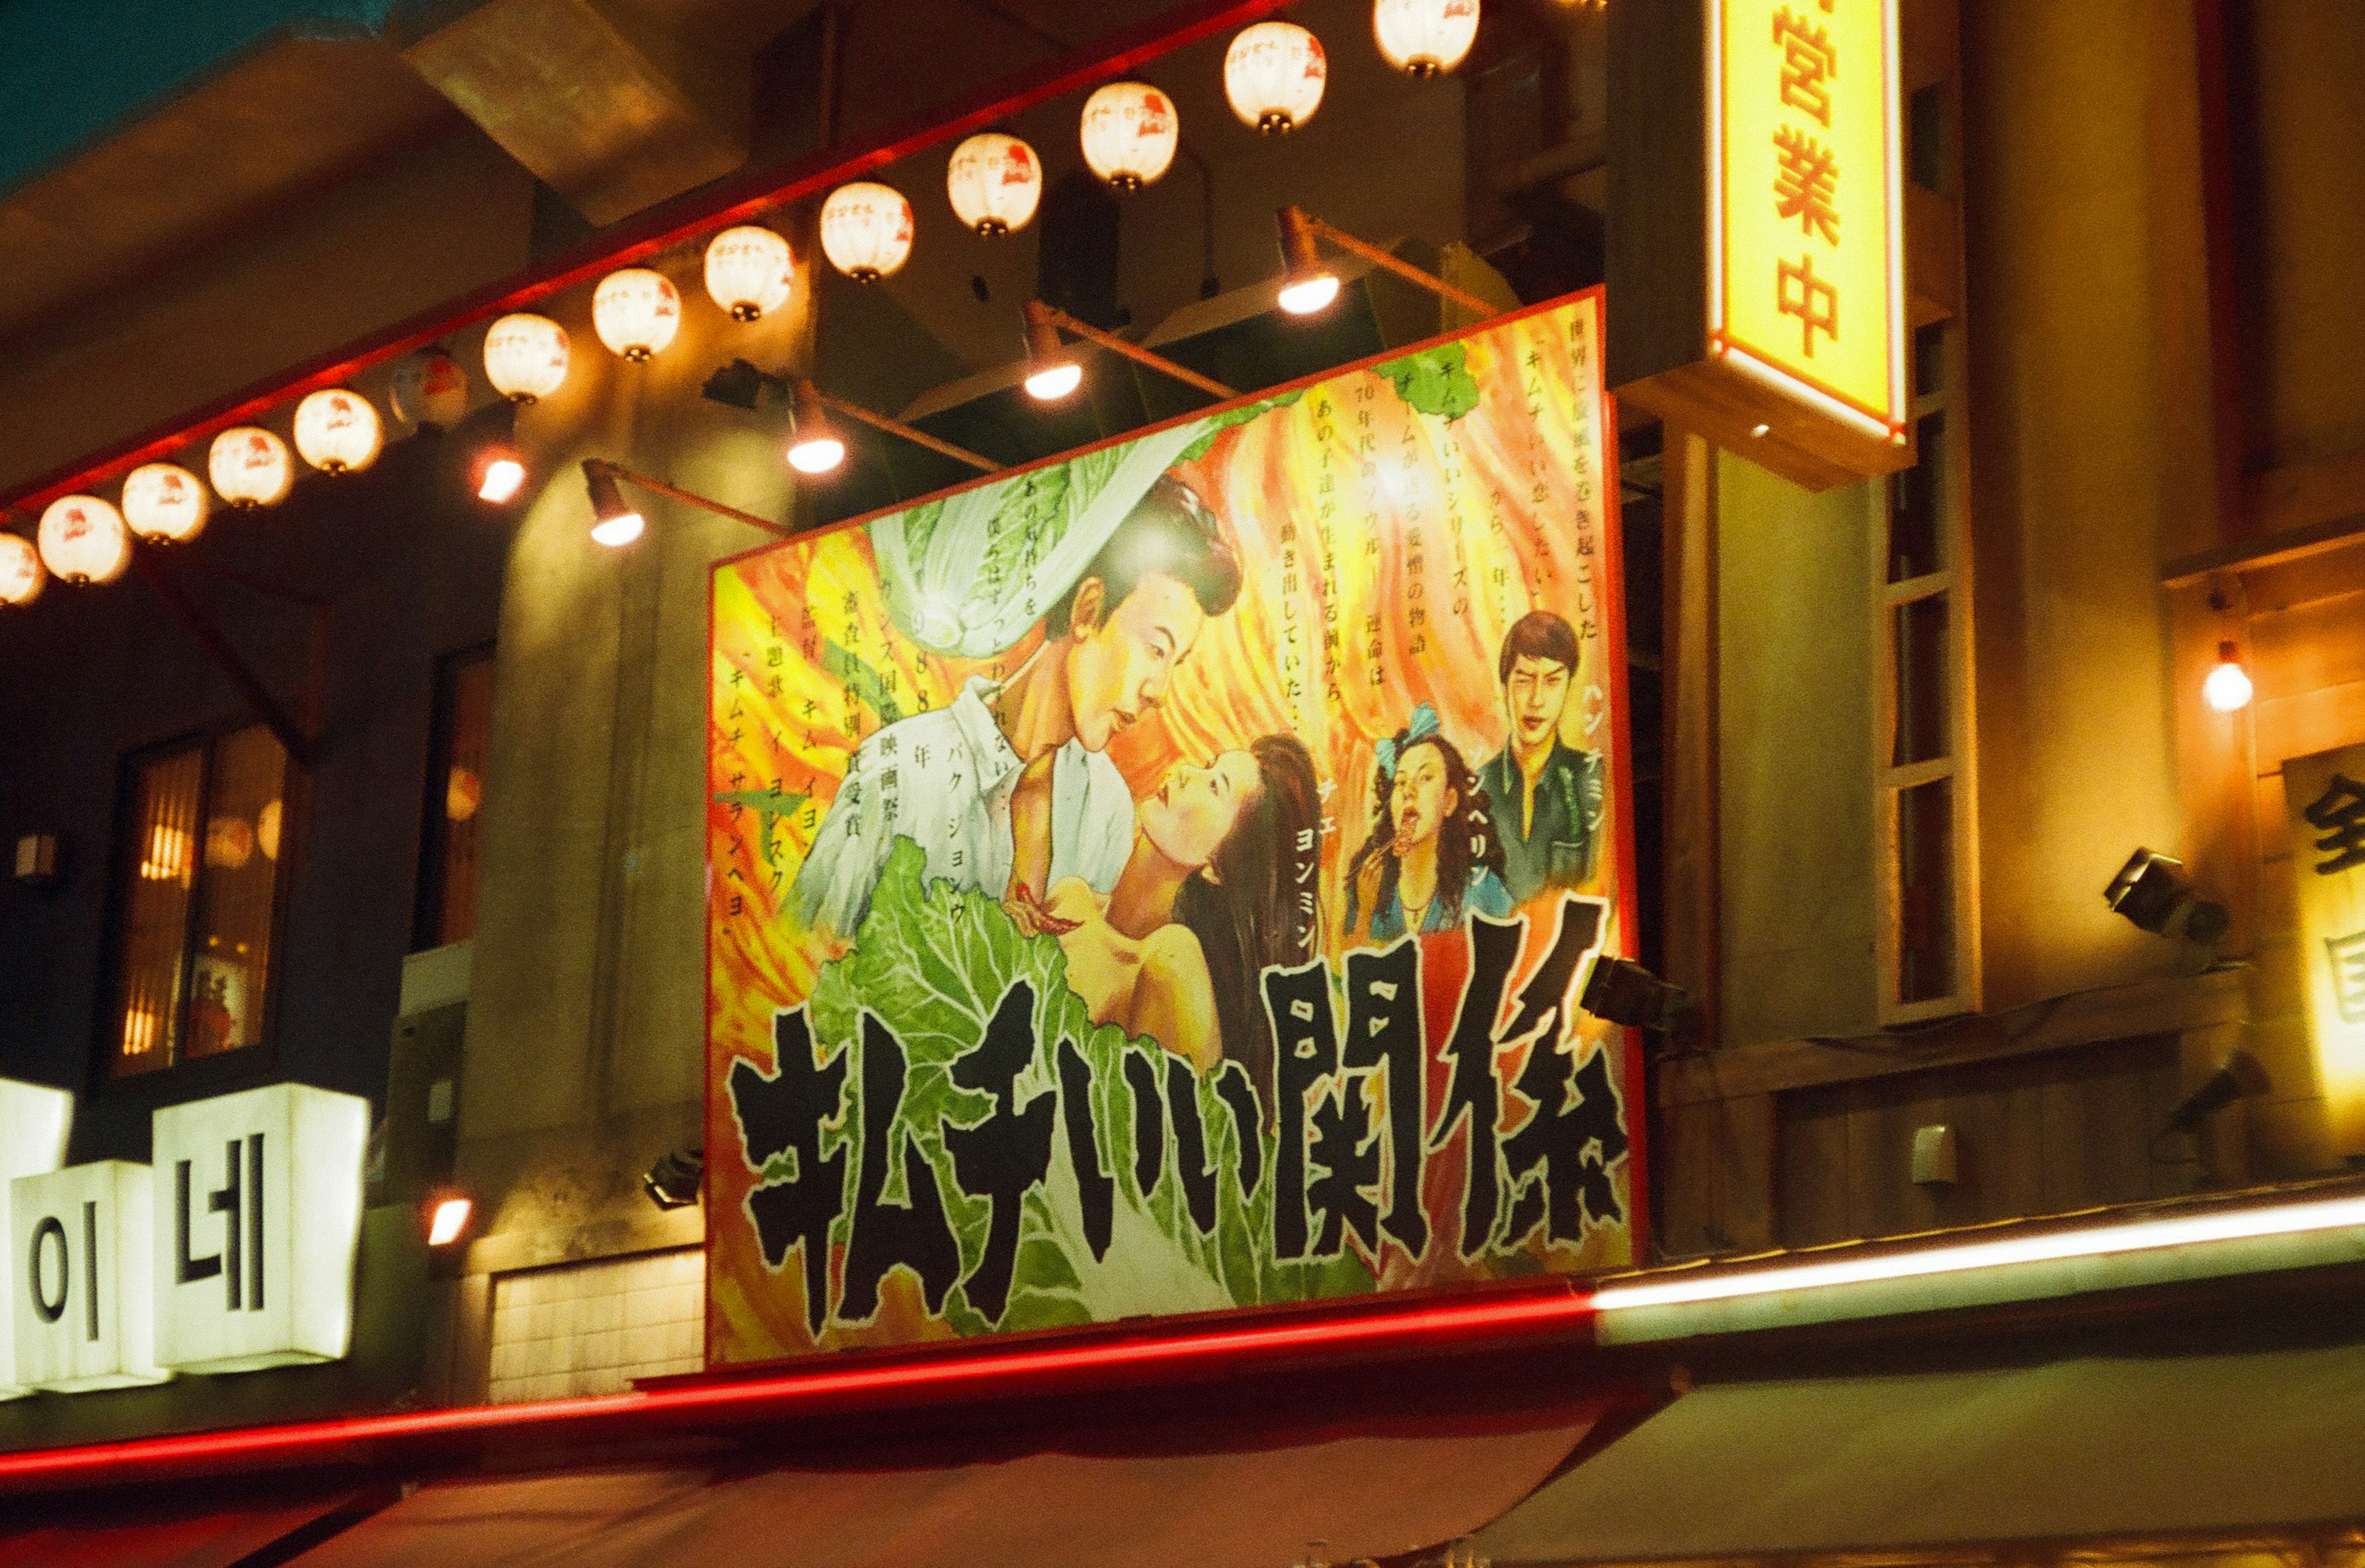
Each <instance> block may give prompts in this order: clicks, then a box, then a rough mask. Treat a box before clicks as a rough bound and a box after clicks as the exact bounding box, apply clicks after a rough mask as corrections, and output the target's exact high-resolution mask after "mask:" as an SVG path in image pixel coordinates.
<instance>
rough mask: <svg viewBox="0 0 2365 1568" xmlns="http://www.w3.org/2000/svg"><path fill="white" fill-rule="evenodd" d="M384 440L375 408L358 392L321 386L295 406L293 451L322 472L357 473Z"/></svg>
mask: <svg viewBox="0 0 2365 1568" xmlns="http://www.w3.org/2000/svg"><path fill="white" fill-rule="evenodd" d="M385 442H386V431H385V429H384V427H383V426H381V425H380V424H379V423H378V419H377V409H376V408H375V407H374V406H373V405H372V404H371V402H370V400H369V399H368V398H364V397H363V396H362V395H361V394H360V393H358V392H348V391H346V390H345V389H344V388H343V387H342V386H324V387H322V388H321V389H320V390H319V391H318V392H315V393H313V394H312V395H311V396H310V397H308V398H305V399H304V400H303V401H302V402H300V403H298V404H297V405H296V451H297V454H298V455H300V456H301V457H302V458H303V459H304V461H305V462H307V463H308V464H310V465H312V466H313V467H315V468H318V469H319V470H320V471H321V472H323V473H327V474H358V473H360V472H361V471H362V470H363V469H364V468H366V467H368V466H369V465H371V464H372V463H375V461H377V454H378V448H379V447H380V446H382V445H384V444H385Z"/></svg>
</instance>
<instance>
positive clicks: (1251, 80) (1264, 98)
mask: <svg viewBox="0 0 2365 1568" xmlns="http://www.w3.org/2000/svg"><path fill="white" fill-rule="evenodd" d="M1329 73H1330V66H1329V62H1328V61H1326V60H1324V59H1323V57H1322V40H1321V39H1317V38H1316V37H1315V36H1314V35H1313V34H1312V33H1309V32H1307V31H1306V29H1305V28H1301V27H1299V26H1298V25H1297V24H1296V23H1295V22H1259V23H1258V24H1257V25H1256V26H1254V27H1252V28H1243V29H1241V32H1240V35H1239V37H1238V38H1236V39H1232V47H1231V48H1229V49H1227V50H1225V51H1224V96H1225V97H1227V98H1228V99H1230V100H1231V105H1232V112H1233V113H1234V114H1236V115H1238V116H1239V117H1240V120H1241V123H1243V124H1245V125H1252V126H1254V127H1256V128H1257V129H1259V130H1261V131H1263V132H1264V133H1265V134H1266V135H1268V136H1280V135H1283V134H1284V133H1286V132H1288V131H1292V130H1295V129H1297V128H1298V127H1299V126H1301V125H1304V124H1305V123H1306V121H1307V120H1310V119H1312V118H1314V111H1315V110H1316V109H1317V108H1318V107H1320V106H1321V104H1322V84H1323V81H1324V79H1325V78H1326V77H1328V75H1329Z"/></svg>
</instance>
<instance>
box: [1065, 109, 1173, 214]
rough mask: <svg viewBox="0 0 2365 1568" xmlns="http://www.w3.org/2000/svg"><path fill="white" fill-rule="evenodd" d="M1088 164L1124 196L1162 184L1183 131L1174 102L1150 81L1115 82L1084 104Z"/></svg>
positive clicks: (1084, 134) (1084, 141)
mask: <svg viewBox="0 0 2365 1568" xmlns="http://www.w3.org/2000/svg"><path fill="white" fill-rule="evenodd" d="M1079 129H1080V134H1081V137H1082V141H1083V148H1084V162H1085V163H1086V164H1087V165H1088V166H1090V168H1091V169H1092V171H1093V174H1098V175H1099V176H1100V177H1101V178H1102V179H1104V180H1105V181H1107V182H1108V184H1109V185H1110V186H1111V187H1113V188H1114V189H1116V190H1119V191H1138V190H1139V189H1140V188H1141V187H1142V186H1144V185H1154V184H1156V183H1157V180H1158V177H1159V176H1160V174H1164V173H1166V171H1167V169H1168V168H1169V167H1170V166H1171V165H1172V163H1173V162H1174V150H1175V149H1176V148H1177V147H1179V146H1180V145H1182V139H1183V132H1182V129H1181V126H1180V124H1179V123H1178V121H1177V119H1176V118H1175V114H1174V102H1173V100H1172V99H1171V98H1169V97H1168V96H1167V95H1165V94H1163V93H1161V92H1160V91H1159V90H1158V89H1157V88H1155V87H1153V86H1151V85H1149V84H1148V83H1147V82H1112V83H1110V84H1108V85H1107V86H1105V87H1103V88H1101V89H1100V90H1099V91H1098V92H1096V93H1094V94H1093V95H1092V96H1091V97H1089V98H1087V99H1085V100H1084V113H1083V119H1082V124H1081V126H1080V128H1079Z"/></svg>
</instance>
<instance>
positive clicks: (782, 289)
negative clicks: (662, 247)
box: [706, 223, 797, 321]
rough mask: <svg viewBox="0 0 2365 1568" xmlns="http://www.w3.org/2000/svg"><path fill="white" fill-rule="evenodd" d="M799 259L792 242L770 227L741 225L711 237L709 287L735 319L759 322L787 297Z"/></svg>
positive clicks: (710, 292)
mask: <svg viewBox="0 0 2365 1568" xmlns="http://www.w3.org/2000/svg"><path fill="white" fill-rule="evenodd" d="M796 283H797V262H796V257H795V256H794V255H792V254H791V253H790V251H789V242H788V241H786V240H783V239H781V238H780V237H779V235H778V234H775V233H773V232H772V231H771V230H768V229H764V228H759V227H757V225H755V224H752V223H750V224H742V225H740V226H739V227H738V228H736V229H725V230H723V232H722V233H720V234H717V235H716V236H715V237H714V238H713V239H712V240H711V241H708V242H707V246H706V292H707V294H708V295H709V296H711V297H712V298H713V300H714V303H715V304H717V305H720V306H721V307H723V309H725V310H727V311H729V312H730V313H731V319H733V320H734V321H755V320H760V319H762V318H764V317H766V316H768V315H770V314H771V313H772V312H773V311H775V310H778V309H779V308H780V307H781V306H783V305H786V304H787V303H788V302H789V296H790V295H791V294H793V293H794V292H795V291H796Z"/></svg>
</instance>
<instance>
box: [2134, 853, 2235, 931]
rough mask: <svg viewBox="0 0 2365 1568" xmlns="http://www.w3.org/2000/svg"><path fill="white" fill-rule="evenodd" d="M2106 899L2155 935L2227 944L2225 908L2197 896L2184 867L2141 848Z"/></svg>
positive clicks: (2229, 918) (2170, 859) (2230, 918)
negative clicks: (2223, 941) (2224, 940)
mask: <svg viewBox="0 0 2365 1568" xmlns="http://www.w3.org/2000/svg"><path fill="white" fill-rule="evenodd" d="M2102 900H2103V902H2106V903H2108V904H2109V905H2110V906H2111V907H2112V908H2113V909H2114V910H2116V911H2118V912H2119V913H2121V914H2124V915H2125V916H2126V917H2127V918H2128V919H2129V920H2131V921H2133V922H2135V924H2136V925H2138V926H2140V927H2141V928H2143V929H2144V930H2146V931H2148V932H2150V933H2151V934H2152V935H2155V936H2171V937H2180V938H2181V939H2183V940H2184V941H2187V942H2191V943H2194V944H2196V945H2198V946H2203V947H2206V946H2212V945H2214V944H2215V943H2217V942H2219V941H2221V940H2223V939H2224V937H2225V931H2226V928H2227V927H2228V926H2230V925H2231V924H2233V921H2232V917H2231V916H2229V915H2227V914H2226V913H2225V905H2224V904H2222V903H2214V902H2211V901H2209V900H2208V899H2204V898H2202V896H2201V895H2200V894H2199V893H2198V892H2196V891H2194V890H2193V886H2192V883H2191V879H2189V878H2187V877H2186V876H2185V875H2184V862H2183V861H2181V860H2178V859H2174V858H2172V857H2169V856H2166V855H2155V854H2153V853H2152V852H2151V851H2150V850H2148V849H2138V850H2136V851H2135V853H2134V854H2133V855H2130V856H2129V857H2127V863H2126V864H2125V865H2124V866H2122V867H2120V868H2119V874H2118V875H2117V876H2115V877H2113V878H2112V879H2111V885H2110V886H2109V887H2107V888H2104V889H2103V890H2102Z"/></svg>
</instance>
